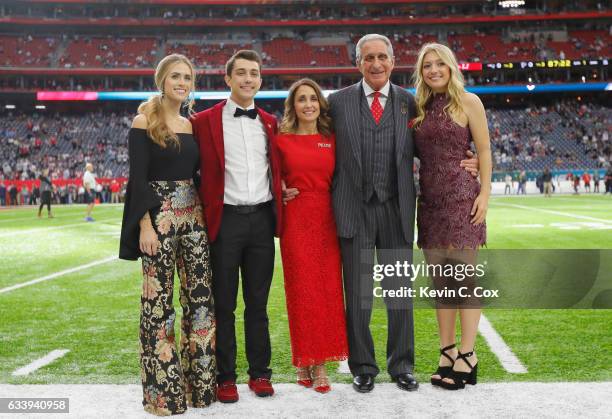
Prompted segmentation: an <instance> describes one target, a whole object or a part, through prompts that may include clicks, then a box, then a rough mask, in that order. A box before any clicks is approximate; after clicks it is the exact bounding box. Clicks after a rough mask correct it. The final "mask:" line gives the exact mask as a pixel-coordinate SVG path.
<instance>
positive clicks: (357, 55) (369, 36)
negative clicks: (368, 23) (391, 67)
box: [355, 33, 394, 64]
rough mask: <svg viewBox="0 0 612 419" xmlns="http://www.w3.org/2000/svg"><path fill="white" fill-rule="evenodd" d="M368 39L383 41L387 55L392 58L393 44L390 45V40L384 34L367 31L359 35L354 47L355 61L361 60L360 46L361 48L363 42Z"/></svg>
mask: <svg viewBox="0 0 612 419" xmlns="http://www.w3.org/2000/svg"><path fill="white" fill-rule="evenodd" d="M369 41H383V42H384V43H385V45H386V46H387V55H388V56H389V57H390V58H394V56H393V45H391V41H390V40H389V38H387V37H386V36H385V35H379V34H377V33H369V34H367V35H364V36H362V37H361V39H360V40H359V41H357V46H356V47H355V61H356V62H357V64H359V63H360V62H361V59H362V58H363V57H362V56H361V48H363V44H365V43H366V42H369Z"/></svg>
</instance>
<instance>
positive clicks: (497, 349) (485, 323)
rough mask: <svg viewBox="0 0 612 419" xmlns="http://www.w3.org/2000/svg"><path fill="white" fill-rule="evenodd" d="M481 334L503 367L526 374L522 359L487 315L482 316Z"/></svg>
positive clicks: (479, 329) (514, 372) (516, 372)
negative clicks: (515, 353)
mask: <svg viewBox="0 0 612 419" xmlns="http://www.w3.org/2000/svg"><path fill="white" fill-rule="evenodd" d="M478 331H479V332H480V335H481V336H482V337H483V338H484V339H485V340H486V341H487V344H488V345H489V348H490V349H491V352H493V354H494V355H495V356H496V357H497V359H498V360H499V362H500V363H501V365H502V367H504V369H505V370H506V371H508V372H509V373H511V374H525V373H527V368H525V366H524V365H523V364H522V363H521V361H520V359H518V358H517V357H516V355H514V352H512V349H510V347H509V346H508V345H507V344H506V342H504V339H503V338H502V337H501V336H500V334H499V333H497V331H496V330H495V328H494V327H493V325H492V324H491V322H489V319H487V318H486V317H485V315H484V314H483V315H481V316H480V323H479V325H478Z"/></svg>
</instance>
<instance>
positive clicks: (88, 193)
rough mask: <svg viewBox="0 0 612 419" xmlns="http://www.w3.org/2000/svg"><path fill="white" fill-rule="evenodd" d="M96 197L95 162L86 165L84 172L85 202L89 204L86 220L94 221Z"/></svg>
mask: <svg viewBox="0 0 612 419" xmlns="http://www.w3.org/2000/svg"><path fill="white" fill-rule="evenodd" d="M95 198H96V177H95V176H94V174H93V164H91V163H87V164H86V165H85V173H83V203H85V204H86V205H87V209H86V215H85V221H88V222H92V221H94V219H93V218H92V217H91V212H92V211H93V208H94V204H95Z"/></svg>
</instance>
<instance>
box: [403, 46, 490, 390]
mask: <svg viewBox="0 0 612 419" xmlns="http://www.w3.org/2000/svg"><path fill="white" fill-rule="evenodd" d="M416 68H417V69H418V71H416V72H415V81H416V83H415V84H416V102H417V117H416V118H415V119H414V120H413V126H414V128H415V141H416V147H417V151H418V155H419V158H420V160H421V168H420V187H421V196H420V197H419V202H418V214H417V223H418V229H419V238H418V244H419V247H421V248H422V249H423V251H424V254H425V258H426V261H427V263H428V264H430V265H431V264H441V265H447V264H453V265H457V264H476V260H477V252H478V248H479V247H480V246H482V245H484V244H485V242H486V225H485V218H486V213H487V206H488V200H489V195H490V192H491V167H492V163H491V150H490V142H489V131H488V127H487V119H486V115H485V110H484V107H483V105H482V102H481V101H480V99H479V98H478V96H476V95H474V94H472V93H468V92H466V91H465V89H464V87H463V86H464V82H463V76H462V75H461V72H460V71H459V68H458V65H457V60H456V58H455V56H454V54H453V52H452V51H451V50H450V49H449V48H448V47H446V46H444V45H441V44H427V45H424V46H423V47H422V48H421V51H420V52H419V57H418V61H417V65H416ZM471 142H474V144H475V146H476V151H477V154H478V160H479V171H480V183H479V182H478V180H477V179H475V178H473V177H472V176H471V175H470V174H469V173H468V172H466V171H465V170H463V169H461V168H460V165H459V162H460V161H461V160H462V159H463V156H465V154H466V150H468V149H469V148H470V143H471ZM432 279H433V282H434V285H435V286H436V288H438V289H444V288H448V289H455V290H456V289H457V288H458V287H460V286H467V287H468V289H473V287H474V278H466V279H464V280H462V281H460V278H459V277H458V276H457V277H456V278H455V277H451V276H441V277H436V276H434V277H433V278H432ZM480 314H481V310H480V305H479V304H478V301H477V299H475V298H445V299H440V300H438V301H437V310H436V316H437V319H438V326H439V335H440V348H441V349H440V361H439V365H438V370H437V371H436V372H435V373H434V374H433V375H432V376H431V383H432V384H433V385H436V386H440V387H443V388H446V389H449V390H456V389H460V388H464V387H465V384H476V374H477V368H476V367H477V363H478V359H477V357H476V354H475V352H474V344H475V340H476V333H477V330H478V322H479V320H480ZM457 315H459V318H460V323H461V343H460V345H459V348H458V350H457V346H456V344H455V336H456V331H455V324H456V318H457Z"/></svg>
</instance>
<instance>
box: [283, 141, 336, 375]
mask: <svg viewBox="0 0 612 419" xmlns="http://www.w3.org/2000/svg"><path fill="white" fill-rule="evenodd" d="M275 143H276V146H277V147H278V149H279V151H280V155H281V165H282V176H283V179H284V180H285V182H286V184H287V187H290V188H298V189H299V191H300V194H299V195H298V196H297V197H296V198H295V199H293V200H291V201H289V202H288V203H287V205H286V206H284V207H283V211H284V214H283V227H282V234H281V239H280V248H281V255H282V260H283V272H284V277H285V295H286V300H287V314H288V317H289V331H290V335H291V349H292V363H293V365H295V366H296V367H305V366H309V365H317V364H322V363H324V362H327V361H336V360H342V359H346V358H347V356H348V343H347V337H346V322H345V312H344V297H343V293H342V269H341V259H340V247H339V243H338V237H337V234H336V223H335V219H334V213H333V208H332V202H331V191H330V189H331V181H332V175H333V172H334V164H335V156H334V153H335V141H334V138H333V137H331V138H326V137H324V136H322V135H293V134H283V135H279V136H278V137H277V138H276V141H275Z"/></svg>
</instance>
